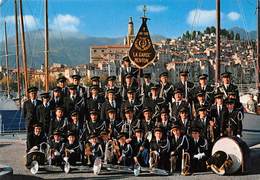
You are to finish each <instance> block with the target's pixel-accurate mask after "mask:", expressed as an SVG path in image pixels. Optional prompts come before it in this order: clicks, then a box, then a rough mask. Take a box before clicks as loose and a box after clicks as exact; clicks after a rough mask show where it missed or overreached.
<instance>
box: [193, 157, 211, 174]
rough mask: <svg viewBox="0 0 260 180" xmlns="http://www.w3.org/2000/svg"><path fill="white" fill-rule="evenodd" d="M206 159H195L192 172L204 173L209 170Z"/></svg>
mask: <svg viewBox="0 0 260 180" xmlns="http://www.w3.org/2000/svg"><path fill="white" fill-rule="evenodd" d="M206 160H207V159H206V158H205V157H204V158H202V159H197V158H193V159H192V160H191V171H192V172H203V171H206V170H207V166H206Z"/></svg>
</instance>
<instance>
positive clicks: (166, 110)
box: [160, 108, 169, 114]
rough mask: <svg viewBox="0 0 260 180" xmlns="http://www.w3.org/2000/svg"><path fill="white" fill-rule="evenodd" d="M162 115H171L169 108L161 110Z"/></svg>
mask: <svg viewBox="0 0 260 180" xmlns="http://www.w3.org/2000/svg"><path fill="white" fill-rule="evenodd" d="M160 113H161V114H163V113H167V114H168V113H169V110H168V108H162V109H161V112H160Z"/></svg>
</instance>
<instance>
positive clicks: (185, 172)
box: [181, 149, 190, 176]
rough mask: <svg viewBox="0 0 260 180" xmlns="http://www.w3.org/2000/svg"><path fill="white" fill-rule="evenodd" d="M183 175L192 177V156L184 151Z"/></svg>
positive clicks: (182, 160)
mask: <svg viewBox="0 0 260 180" xmlns="http://www.w3.org/2000/svg"><path fill="white" fill-rule="evenodd" d="M181 175H183V176H189V175H190V154H189V153H188V152H185V151H184V149H183V150H182V158H181Z"/></svg>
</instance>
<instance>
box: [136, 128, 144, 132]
mask: <svg viewBox="0 0 260 180" xmlns="http://www.w3.org/2000/svg"><path fill="white" fill-rule="evenodd" d="M137 132H144V131H143V130H142V129H141V128H137V129H135V133H137Z"/></svg>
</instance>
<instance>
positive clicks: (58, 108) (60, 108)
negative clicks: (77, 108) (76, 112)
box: [55, 106, 64, 111]
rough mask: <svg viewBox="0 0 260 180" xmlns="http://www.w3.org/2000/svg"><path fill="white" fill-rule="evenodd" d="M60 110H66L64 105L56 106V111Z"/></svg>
mask: <svg viewBox="0 0 260 180" xmlns="http://www.w3.org/2000/svg"><path fill="white" fill-rule="evenodd" d="M58 110H61V111H64V107H62V106H57V107H56V108H55V111H58Z"/></svg>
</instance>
